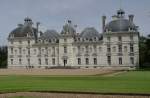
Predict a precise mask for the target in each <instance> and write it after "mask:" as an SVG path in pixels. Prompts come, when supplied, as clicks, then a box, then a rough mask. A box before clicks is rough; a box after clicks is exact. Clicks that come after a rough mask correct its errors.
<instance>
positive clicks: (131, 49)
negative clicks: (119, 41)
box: [130, 44, 134, 52]
mask: <svg viewBox="0 0 150 98" xmlns="http://www.w3.org/2000/svg"><path fill="white" fill-rule="evenodd" d="M130 52H134V47H133V44H130Z"/></svg>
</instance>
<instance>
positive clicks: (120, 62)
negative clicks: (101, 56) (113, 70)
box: [119, 57, 122, 65]
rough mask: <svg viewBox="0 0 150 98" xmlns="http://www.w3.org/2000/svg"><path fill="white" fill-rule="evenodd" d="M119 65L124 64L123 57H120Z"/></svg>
mask: <svg viewBox="0 0 150 98" xmlns="http://www.w3.org/2000/svg"><path fill="white" fill-rule="evenodd" d="M119 65H122V57H119Z"/></svg>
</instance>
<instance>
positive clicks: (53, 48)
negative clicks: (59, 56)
mask: <svg viewBox="0 0 150 98" xmlns="http://www.w3.org/2000/svg"><path fill="white" fill-rule="evenodd" d="M52 49H53V55H55V47H52Z"/></svg>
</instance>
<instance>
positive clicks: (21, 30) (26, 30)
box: [9, 25, 36, 37]
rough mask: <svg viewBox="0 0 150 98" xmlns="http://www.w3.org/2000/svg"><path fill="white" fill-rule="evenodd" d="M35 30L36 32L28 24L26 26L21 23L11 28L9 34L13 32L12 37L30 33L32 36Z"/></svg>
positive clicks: (25, 35) (24, 35)
mask: <svg viewBox="0 0 150 98" xmlns="http://www.w3.org/2000/svg"><path fill="white" fill-rule="evenodd" d="M35 32H36V28H33V27H31V26H28V25H27V26H24V25H23V26H19V27H17V28H15V29H14V30H12V31H11V33H10V35H12V34H13V36H14V37H27V34H30V36H33V35H34V33H35ZM10 35H9V36H10Z"/></svg>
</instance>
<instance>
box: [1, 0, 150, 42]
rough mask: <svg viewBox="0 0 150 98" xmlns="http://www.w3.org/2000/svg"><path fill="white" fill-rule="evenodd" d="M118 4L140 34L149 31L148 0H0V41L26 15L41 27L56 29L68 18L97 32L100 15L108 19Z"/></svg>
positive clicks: (58, 29) (82, 27)
mask: <svg viewBox="0 0 150 98" xmlns="http://www.w3.org/2000/svg"><path fill="white" fill-rule="evenodd" d="M120 5H121V8H123V9H124V10H125V11H126V15H128V14H134V15H135V18H134V20H135V24H136V25H138V26H139V27H140V29H139V31H140V32H141V35H147V34H149V31H150V0H122V3H120V0H0V45H6V44H7V36H8V34H9V33H10V32H11V31H12V30H13V29H14V28H16V27H17V24H19V23H23V22H24V18H25V17H27V16H28V17H30V18H32V20H33V22H37V21H39V22H41V26H40V29H42V30H43V31H44V30H46V29H56V30H57V31H58V32H60V31H61V29H62V26H63V25H64V23H65V22H66V20H67V19H70V20H72V22H73V23H74V24H76V25H77V26H78V27H77V31H78V32H81V31H82V30H83V29H84V28H85V27H95V28H96V29H97V30H98V31H99V32H100V33H101V22H102V21H101V16H102V15H106V16H107V22H109V21H110V19H111V16H112V15H114V14H115V13H116V10H118V9H119V8H120ZM127 17H128V16H127Z"/></svg>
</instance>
